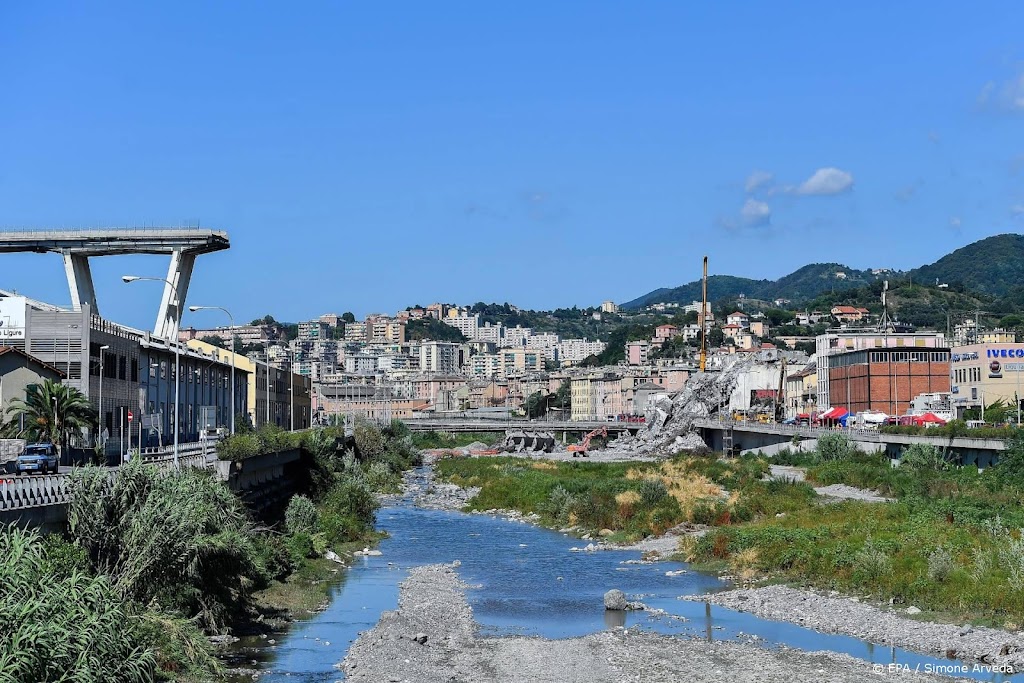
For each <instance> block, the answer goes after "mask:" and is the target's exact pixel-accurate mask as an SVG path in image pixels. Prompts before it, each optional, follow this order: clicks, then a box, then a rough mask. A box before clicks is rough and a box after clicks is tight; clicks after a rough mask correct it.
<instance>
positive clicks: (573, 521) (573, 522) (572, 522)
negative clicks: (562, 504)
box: [566, 512, 580, 526]
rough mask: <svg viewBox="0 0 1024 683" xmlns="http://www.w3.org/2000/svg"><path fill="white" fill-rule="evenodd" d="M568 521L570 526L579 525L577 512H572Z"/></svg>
mask: <svg viewBox="0 0 1024 683" xmlns="http://www.w3.org/2000/svg"><path fill="white" fill-rule="evenodd" d="M566 521H567V522H568V523H569V526H576V525H577V524H579V521H580V518H579V517H577V516H576V513H575V512H570V513H569V516H568V517H567V518H566Z"/></svg>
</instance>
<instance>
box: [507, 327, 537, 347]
mask: <svg viewBox="0 0 1024 683" xmlns="http://www.w3.org/2000/svg"><path fill="white" fill-rule="evenodd" d="M531 336H533V328H532V327H521V326H519V325H516V326H515V327H506V328H505V338H504V340H503V341H502V343H501V344H500V345H501V346H506V347H513V348H519V347H523V346H526V340H527V339H529V338H530V337H531Z"/></svg>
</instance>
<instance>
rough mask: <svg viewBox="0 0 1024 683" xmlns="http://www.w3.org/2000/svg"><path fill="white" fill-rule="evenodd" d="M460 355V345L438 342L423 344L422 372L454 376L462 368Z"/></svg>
mask: <svg viewBox="0 0 1024 683" xmlns="http://www.w3.org/2000/svg"><path fill="white" fill-rule="evenodd" d="M459 355H460V354H459V345H458V344H453V343H451V342H438V341H429V342H423V343H422V344H421V345H420V370H421V371H423V372H430V373H441V374H446V375H454V374H455V373H457V372H458V371H459V368H460V366H461V364H460V362H459Z"/></svg>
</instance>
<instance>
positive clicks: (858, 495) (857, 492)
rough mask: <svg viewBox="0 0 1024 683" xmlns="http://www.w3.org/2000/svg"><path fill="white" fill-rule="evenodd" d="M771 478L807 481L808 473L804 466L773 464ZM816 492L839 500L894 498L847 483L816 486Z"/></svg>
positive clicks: (874, 500) (866, 500)
mask: <svg viewBox="0 0 1024 683" xmlns="http://www.w3.org/2000/svg"><path fill="white" fill-rule="evenodd" d="M770 467H771V473H770V474H769V475H768V476H769V477H770V478H771V479H788V480H789V481H806V480H807V475H806V472H805V470H804V469H803V468H802V467H793V466H791V465H771V466H770ZM814 492H815V493H817V494H818V495H819V496H824V497H826V498H832V499H837V500H863V501H865V502H868V503H891V502H892V501H893V499H892V498H886V497H884V496H882V495H880V494H879V493H878V491H868V490H866V489H858V488H854V487H853V486H847V485H846V484H832V485H830V486H816V487H815V488H814Z"/></svg>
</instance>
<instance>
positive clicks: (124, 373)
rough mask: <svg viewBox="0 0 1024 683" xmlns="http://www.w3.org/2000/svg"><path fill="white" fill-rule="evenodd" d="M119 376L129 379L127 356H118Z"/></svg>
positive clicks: (119, 377)
mask: <svg viewBox="0 0 1024 683" xmlns="http://www.w3.org/2000/svg"><path fill="white" fill-rule="evenodd" d="M117 378H118V379H128V358H126V357H125V356H118V357H117Z"/></svg>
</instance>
